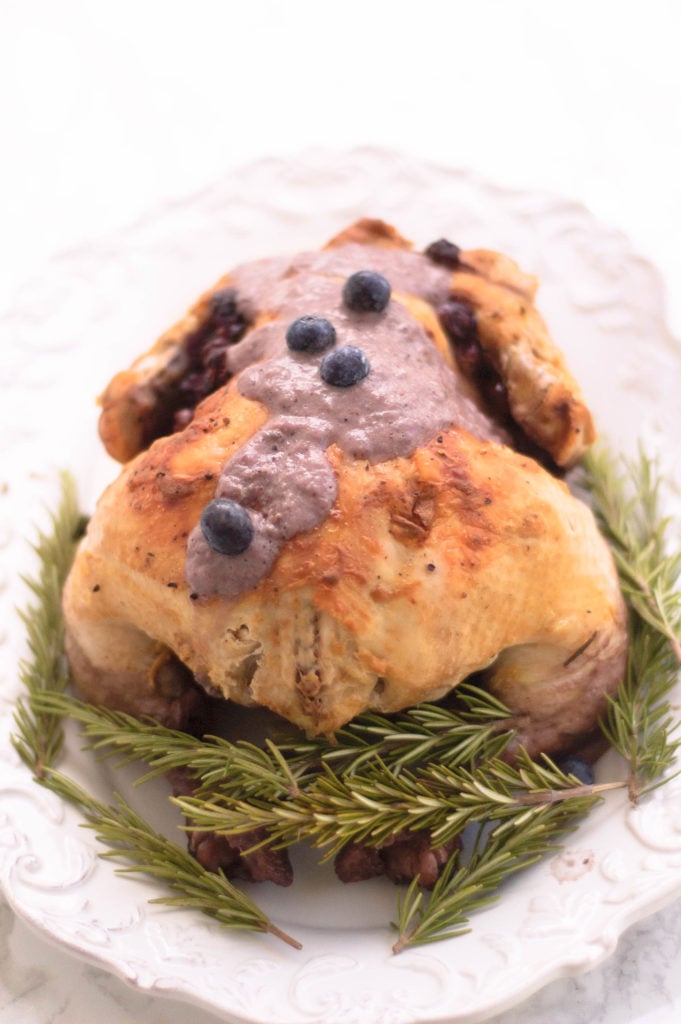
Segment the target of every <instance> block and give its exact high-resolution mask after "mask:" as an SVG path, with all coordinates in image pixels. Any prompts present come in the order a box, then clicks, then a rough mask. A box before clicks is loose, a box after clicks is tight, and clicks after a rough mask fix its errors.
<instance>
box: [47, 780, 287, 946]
mask: <svg viewBox="0 0 681 1024" xmlns="http://www.w3.org/2000/svg"><path fill="white" fill-rule="evenodd" d="M43 785H46V786H48V787H49V788H50V789H51V790H52V791H53V792H55V793H57V794H58V795H59V796H61V797H63V798H64V799H66V800H68V801H70V802H71V803H74V804H76V805H77V806H78V807H79V808H80V809H81V811H82V813H83V814H84V816H85V818H86V822H85V825H86V827H87V828H91V829H93V830H94V831H95V832H96V835H97V839H98V840H100V842H102V843H105V844H106V846H108V850H105V851H104V852H103V853H101V854H100V856H101V857H103V858H112V859H115V860H119V861H123V862H124V866H123V867H121V868H119V871H120V872H121V873H123V874H145V875H149V876H150V877H151V878H155V879H157V880H159V881H162V882H164V883H165V884H166V885H168V886H169V887H170V888H171V889H172V890H174V891H175V892H176V893H178V895H177V896H159V897H157V898H155V899H152V900H150V902H151V903H162V904H164V905H166V906H170V907H183V908H185V909H188V908H191V909H194V910H200V911H201V912H202V913H204V914H207V915H208V916H209V917H212V918H214V919H215V920H216V921H219V922H220V924H221V925H222V926H223V927H225V928H231V929H236V930H242V931H244V930H246V931H260V932H268V933H269V934H271V935H274V936H276V937H277V938H279V939H281V940H282V941H283V942H286V943H287V944H288V945H289V946H293V947H294V948H295V949H301V948H302V947H301V945H300V943H299V942H298V941H297V940H296V939H294V938H292V937H291V936H290V935H288V934H287V933H286V932H284V931H282V930H281V928H278V927H277V926H276V925H275V924H273V923H272V922H271V921H270V919H269V918H268V917H267V915H266V914H264V913H263V911H262V910H260V908H259V907H258V906H257V905H256V904H255V903H254V902H253V900H251V899H250V898H249V897H248V896H247V895H246V894H245V893H243V892H242V891H241V890H240V889H237V888H236V886H234V885H232V883H231V882H230V881H229V880H228V879H227V878H226V877H225V875H224V874H223V873H222V872H217V873H213V872H209V871H206V870H205V869H204V868H202V867H201V865H200V864H199V862H198V861H197V860H195V859H194V857H192V856H191V855H190V854H189V853H187V852H185V850H183V849H181V847H179V846H178V845H177V844H176V843H172V842H171V841H170V840H169V839H166V837H165V836H163V835H161V833H160V832H156V831H155V830H154V829H152V828H151V827H150V826H149V825H148V824H147V823H146V822H145V821H144V819H143V818H141V817H140V815H139V814H137V812H136V811H134V810H133V809H132V808H131V807H130V806H129V805H128V804H127V803H126V802H125V801H124V800H123V799H122V798H121V797H119V796H117V797H116V803H115V804H112V805H109V806H107V805H106V804H102V803H100V802H99V801H98V800H95V799H93V797H91V796H89V795H88V794H87V793H86V792H85V791H84V790H83V789H82V788H81V787H80V786H78V785H77V784H76V783H75V782H74V781H73V780H72V779H69V778H68V776H66V775H63V774H62V773H60V772H57V771H54V770H51V769H48V770H47V771H46V773H45V775H44V778H43Z"/></svg>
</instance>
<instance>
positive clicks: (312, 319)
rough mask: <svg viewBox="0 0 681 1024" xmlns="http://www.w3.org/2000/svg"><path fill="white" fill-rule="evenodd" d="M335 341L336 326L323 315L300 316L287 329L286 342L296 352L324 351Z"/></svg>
mask: <svg viewBox="0 0 681 1024" xmlns="http://www.w3.org/2000/svg"><path fill="white" fill-rule="evenodd" d="M335 341H336V329H335V327H334V326H333V324H332V323H329V321H328V320H325V319H324V317H322V316H300V317H298V319H297V320H294V321H293V323H292V324H289V327H288V330H287V331H286V344H287V345H288V347H289V348H290V349H293V351H294V352H323V351H324V349H325V348H331V346H332V345H333V344H335Z"/></svg>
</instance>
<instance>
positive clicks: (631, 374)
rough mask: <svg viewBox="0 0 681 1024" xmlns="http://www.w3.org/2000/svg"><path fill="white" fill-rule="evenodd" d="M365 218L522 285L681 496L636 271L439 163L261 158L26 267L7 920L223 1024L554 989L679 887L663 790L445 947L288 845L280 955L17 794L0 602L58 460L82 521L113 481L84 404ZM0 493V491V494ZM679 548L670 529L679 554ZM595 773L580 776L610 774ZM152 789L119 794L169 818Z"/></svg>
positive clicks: (339, 1017)
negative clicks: (216, 298) (146, 357)
mask: <svg viewBox="0 0 681 1024" xmlns="http://www.w3.org/2000/svg"><path fill="white" fill-rule="evenodd" d="M362 215H372V216H382V217H385V218H386V219H388V220H390V221H392V222H394V223H395V224H396V225H397V226H398V227H399V228H400V230H401V231H402V232H403V233H405V234H407V235H408V236H409V237H411V238H412V239H413V240H414V241H415V242H416V243H417V244H419V245H425V244H427V243H428V242H430V241H432V240H434V239H435V238H438V237H441V236H443V235H444V236H446V237H449V238H450V239H451V240H453V241H456V242H457V243H458V244H460V245H462V246H465V247H473V246H481V247H486V248H499V249H501V250H503V251H505V252H507V253H509V254H510V255H512V256H514V257H515V258H516V259H517V260H518V261H519V262H520V263H521V264H522V265H523V267H524V268H525V269H526V270H529V271H532V272H534V273H536V274H538V275H539V277H540V279H541V281H542V287H541V291H540V302H539V304H540V308H541V309H542V311H543V312H544V314H545V316H546V317H547V318H548V320H549V323H550V325H551V327H552V329H553V333H554V335H555V337H556V339H557V341H558V342H559V344H560V345H561V346H562V347H563V348H564V350H565V351H566V352H567V354H568V357H569V361H570V363H571V366H572V368H573V370H574V371H575V373H576V375H577V376H578V378H579V379H580V380H581V381H582V382H583V385H584V388H585V391H586V393H587V396H588V398H589V400H590V402H591V404H592V407H593V408H594V410H595V412H596V415H597V419H598V422H599V425H600V427H601V429H602V430H603V432H605V433H607V434H608V435H609V437H610V439H611V441H612V443H613V444H615V445H616V446H618V447H620V448H623V449H627V450H632V449H633V447H634V446H635V444H636V439H637V437H642V438H643V439H644V441H645V443H646V445H647V447H648V448H649V449H652V450H656V451H658V452H659V454H660V459H661V461H662V465H663V468H664V471H665V474H666V476H667V479H668V482H669V497H670V507H671V509H672V510H673V511H674V510H676V511H678V510H679V509H680V508H681V456H680V454H679V445H678V443H676V444H675V443H674V441H676V442H678V395H679V394H680V393H681V348H680V347H679V345H678V343H677V342H675V341H674V339H672V338H671V337H670V336H669V333H668V331H667V329H666V327H665V323H664V315H663V308H662V304H663V299H662V289H661V285H660V281H659V280H658V276H657V274H656V272H655V270H654V269H653V268H652V267H650V266H649V265H648V264H647V263H645V261H643V260H642V259H640V258H639V257H638V256H637V254H636V253H635V252H634V251H632V248H631V246H630V245H629V243H628V242H627V240H626V239H625V238H623V237H622V236H621V235H620V234H619V233H617V232H616V231H613V230H610V229H608V228H605V227H604V226H603V225H600V224H597V223H595V222H594V220H593V218H592V217H591V216H590V215H589V214H588V212H587V211H586V210H584V209H583V208H582V207H581V206H579V205H577V204H575V203H572V202H568V201H565V200H558V199H556V198H552V197H548V196H545V195H537V194H530V193H526V192H518V191H510V190H505V189H503V188H500V187H498V186H493V185H490V184H488V183H484V182H481V181H479V180H478V179H477V178H476V177H475V176H473V175H471V174H467V173H462V172H460V171H455V170H448V169H443V168H437V167H432V166H424V165H422V164H418V163H415V162H414V161H412V160H410V159H407V158H404V157H402V156H400V155H399V154H395V153H387V152H384V151H377V150H373V149H361V150H356V151H352V152H350V153H344V154H332V153H328V152H313V153H307V154H305V155H304V156H302V157H300V158H297V159H287V160H274V159H272V160H266V161H262V162H259V163H257V164H255V165H253V166H250V167H248V168H245V169H244V170H243V171H242V172H241V173H234V174H232V175H230V176H229V177H228V178H226V179H225V180H224V181H221V182H220V183H219V184H217V185H216V186H214V187H212V188H210V189H208V190H206V191H205V192H203V193H201V194H200V195H197V196H195V197H193V198H192V199H190V200H187V201H185V202H182V203H178V204H176V205H171V206H166V207H163V208H161V209H159V210H156V211H155V212H153V213H152V214H150V215H149V216H148V217H147V218H145V219H144V220H143V221H141V222H140V223H138V224H136V225H135V226H133V227H132V228H130V229H129V230H127V231H125V232H122V233H120V234H118V235H116V236H114V237H110V238H106V239H102V240H97V241H95V242H93V243H92V244H90V245H88V246H87V248H83V249H81V250H79V251H77V252H72V253H68V254H66V255H64V256H63V257H62V258H61V259H59V260H57V261H55V262H54V263H52V264H51V265H50V266H48V267H46V268H45V270H44V272H43V273H42V274H41V275H40V276H39V277H37V278H36V280H34V281H32V282H30V283H29V284H28V285H27V286H26V287H25V289H24V290H23V292H22V293H21V295H20V296H19V300H18V303H17V305H16V307H15V308H14V309H13V310H11V311H9V313H8V314H7V315H6V316H5V317H4V318H3V320H2V322H1V323H0V381H1V384H2V402H1V403H0V449H1V450H2V454H1V456H0V458H1V459H2V463H1V465H2V480H1V481H0V483H1V484H2V485H3V487H2V488H1V489H0V548H1V549H2V555H3V562H2V576H1V578H0V630H1V631H2V632H1V634H0V674H1V677H2V690H1V693H2V696H0V877H1V879H2V885H3V887H4V889H5V892H6V894H7V897H8V899H9V901H10V902H11V904H12V906H13V907H14V908H15V910H16V911H17V912H18V913H19V914H20V915H22V916H23V917H24V918H25V919H26V920H27V921H29V922H31V923H32V924H33V925H35V926H36V927H38V928H39V929H40V930H41V931H42V932H43V933H45V934H46V935H47V936H49V937H51V938H52V939H54V940H56V941H57V942H58V943H60V944H62V945H64V946H67V947H69V948H70V949H72V950H73V951H74V952H75V953H77V954H78V955H79V956H82V957H85V958H87V959H90V960H92V961H94V962H96V963H98V964H99V965H100V966H104V967H106V968H109V969H110V970H111V971H113V972H115V973H116V974H118V975H119V976H121V977H123V978H125V979H126V980H127V981H129V982H131V983H133V984H134V985H137V986H139V987H141V988H145V989H150V990H153V991H154V992H156V993H168V994H171V995H173V996H176V997H179V998H185V999H187V1000H189V1001H190V1002H193V1003H196V1004H200V1005H202V1006H204V1007H206V1008H207V1009H210V1010H212V1011H214V1012H216V1013H218V1014H221V1015H223V1016H224V1017H225V1019H226V1020H230V1021H253V1022H268V1024H275V1022H286V1024H299V1022H308V1024H309V1022H314V1021H318V1022H320V1024H321V1022H324V1024H341V1022H342V1024H354V1022H357V1024H402V1022H404V1024H407V1022H412V1021H413V1022H416V1021H419V1022H425V1021H445V1020H446V1021H457V1022H464V1021H465V1022H473V1021H479V1020H483V1019H485V1018H487V1017H489V1016H491V1015H493V1014H494V1013H497V1012H500V1011H501V1010H503V1009H504V1008H506V1007H508V1006H510V1005H512V1004H514V1003H517V1002H519V1001H520V1000H522V999H523V998H524V997H526V996H528V995H529V994H530V993H531V992H533V991H535V990H536V989H537V988H539V987H540V986H541V985H544V984H546V983H547V982H549V981H550V980H552V979H553V978H556V977H558V976H561V975H566V974H572V973H576V972H579V971H584V970H588V969H589V968H591V967H593V966H595V965H596V964H598V963H599V962H600V961H602V960H603V959H604V958H605V957H606V956H607V955H608V954H609V953H611V952H612V950H613V949H614V947H615V945H616V943H617V939H618V936H619V935H620V934H621V932H622V931H623V929H625V928H626V927H627V926H628V925H629V924H631V923H632V922H633V921H635V920H637V919H639V918H641V917H643V916H644V915H646V914H650V913H652V912H653V911H655V910H656V909H658V908H659V907H661V906H662V905H664V904H665V903H667V902H669V901H671V900H673V899H675V898H676V897H678V896H681V870H680V868H681V781H679V780H677V781H675V782H672V783H670V784H669V785H667V786H665V787H663V788H662V789H660V790H658V791H657V793H656V794H655V795H654V796H652V797H651V798H649V799H648V800H647V801H646V802H644V803H643V804H642V805H641V806H640V807H639V808H638V809H635V810H634V809H631V808H630V807H628V806H627V805H626V802H625V800H624V797H623V795H622V794H621V793H617V794H614V795H612V796H611V797H610V799H608V800H607V801H606V802H605V803H604V804H603V806H601V807H599V808H598V809H597V811H596V812H595V813H594V814H593V815H592V816H591V818H590V819H589V820H588V821H587V822H586V823H585V824H583V825H582V826H581V827H580V829H579V830H578V831H577V832H576V833H575V834H574V835H573V836H572V837H571V840H570V843H569V847H568V849H567V850H565V851H564V852H563V853H562V854H560V855H557V856H555V857H553V858H548V859H547V860H546V861H545V862H543V863H541V864H540V865H538V866H535V867H534V868H532V869H531V870H530V871H529V872H527V873H526V874H525V875H522V876H518V877H517V878H516V879H515V880H514V882H513V884H511V885H509V886H508V887H507V889H506V890H505V892H504V894H503V897H502V899H501V901H500V902H499V903H498V904H496V905H495V906H493V907H491V908H489V909H487V910H485V911H484V912H481V913H479V914H477V915H476V916H475V918H474V919H473V922H472V924H473V930H472V932H471V933H470V934H469V935H467V936H465V937H462V938H459V939H456V940H452V941H449V942H445V943H441V944H437V945H433V946H428V947H423V948H422V949H420V950H414V951H408V952H405V953H403V954H401V955H400V956H398V957H395V956H392V955H391V953H390V944H391V933H390V931H389V928H388V922H389V921H390V920H391V918H392V917H393V916H394V901H395V890H394V888H393V887H392V886H391V885H390V884H388V883H386V884H384V883H383V882H372V883H363V884H361V885H356V886H349V887H342V886H340V884H338V883H336V882H335V880H334V878H333V876H332V874H331V872H330V870H325V869H321V868H319V867H317V866H316V865H315V863H314V859H313V858H312V857H311V856H310V855H309V854H305V853H301V854H300V855H299V857H298V871H297V881H296V883H295V884H294V886H293V887H292V888H291V889H289V890H278V889H275V888H274V887H272V886H269V885H264V886H262V887H260V888H259V889H257V890H256V891H255V893H254V895H255V898H256V899H257V900H258V902H260V903H261V904H262V905H263V906H264V908H265V910H266V911H267V912H268V913H269V914H270V915H271V916H272V917H273V918H274V919H275V920H276V922H277V923H278V924H279V925H280V926H281V927H283V928H285V929H286V930H288V931H290V932H292V933H294V934H295V935H296V937H297V938H299V939H300V940H301V941H302V942H303V950H302V952H296V951H294V950H293V949H289V948H288V947H286V946H284V945H283V944H281V943H279V942H277V940H275V939H270V938H267V937H261V936H256V935H249V934H244V935H239V934H232V933H229V932H225V931H222V930H221V929H220V928H219V927H217V926H216V925H215V924H214V923H213V922H211V921H210V920H208V919H207V918H205V917H202V916H201V915H196V914H193V913H188V912H184V911H177V910H170V909H168V908H163V907H159V906H150V905H149V903H148V902H147V901H148V899H149V898H150V897H152V896H154V895H158V894H159V893H160V892H161V890H160V888H158V887H156V886H155V885H154V884H152V883H148V882H145V881H143V880H139V879H138V880H134V881H132V880H130V879H124V878H121V877H120V876H118V875H116V874H115V870H114V866H113V865H112V864H111V863H109V862H105V861H102V860H100V859H98V857H97V855H96V844H95V841H94V839H93V837H92V835H91V833H90V832H89V831H84V830H82V829H80V828H79V817H78V814H77V813H76V812H75V811H74V810H73V809H72V808H70V807H68V806H65V805H64V804H62V803H61V802H60V801H59V800H58V799H57V798H56V797H54V796H53V795H52V794H50V793H48V792H46V791H44V790H42V789H40V788H38V787H37V786H35V785H34V784H33V783H32V782H31V780H30V778H29V774H28V772H27V771H26V770H25V769H24V768H23V766H22V765H21V764H20V762H19V760H18V758H17V757H16V755H15V753H14V751H13V748H12V746H11V744H10V741H9V734H10V730H11V727H12V708H13V704H14V701H15V699H16V696H17V694H18V692H19V690H20V684H19V681H18V670H17V666H18V661H19V658H20V657H21V656H22V655H23V653H24V652H25V648H24V640H23V635H22V630H21V627H20V623H19V620H18V618H17V616H16V613H15V612H14V608H15V606H16V605H17V604H19V605H23V604H25V601H26V590H25V587H23V585H22V584H21V582H20V580H19V578H18V574H19V573H20V572H22V571H30V570H31V568H32V567H33V561H32V558H31V554H30V551H29V549H28V546H27V543H26V538H27V537H28V538H30V537H31V536H33V532H32V524H34V523H36V522H37V521H38V522H43V523H44V522H45V515H44V511H43V505H44V504H47V505H50V504H52V505H53V504H54V501H55V500H56V495H57V475H58V471H59V470H60V469H63V468H69V469H71V470H72V471H73V472H74V473H75V475H76V477H77V478H78V480H79V481H80V484H81V498H82V501H83V504H84V505H85V507H87V508H91V507H92V504H93V502H94V499H95V496H96V495H97V494H98V493H99V491H100V490H101V487H102V485H103V484H104V483H105V482H106V481H107V480H108V479H110V478H111V477H112V475H113V473H114V472H115V467H114V466H113V464H112V463H111V462H110V461H109V460H108V459H107V458H106V457H105V456H103V455H102V454H101V451H100V449H99V446H98V442H97V439H96V429H95V424H96V409H95V406H94V396H95V395H96V394H97V392H98V391H99V390H100V389H101V388H102V386H103V385H104V383H105V382H106V381H107V380H108V379H109V377H110V376H111V374H112V373H113V372H115V370H117V369H119V368H120V367H122V366H124V365H126V364H127V363H128V361H129V360H130V359H131V358H132V357H133V356H134V355H137V354H138V353H139V352H140V351H142V350H143V349H144V348H146V347H147V346H148V345H149V344H150V342H151V341H152V340H153V338H154V337H155V336H156V335H157V334H158V333H160V331H161V330H162V329H164V327H165V326H166V325H167V324H169V323H170V322H172V320H173V319H174V318H175V317H177V316H178V315H179V314H180V313H181V312H182V311H183V310H184V308H185V306H186V305H187V304H188V303H189V302H190V301H192V299H193V298H194V297H195V295H196V294H198V293H199V291H201V290H202V289H203V288H204V287H205V286H207V285H208V284H209V283H211V281H212V280H213V279H216V278H217V277H218V276H219V275H220V274H221V273H223V272H224V271H225V270H226V269H228V268H229V267H230V265H232V264H233V263H235V262H237V261H241V260H245V259H249V258H253V257H256V256H260V255H266V254H271V253H275V252H284V251H295V250H297V249H300V248H313V247H316V246H317V245H319V244H321V243H323V242H324V241H325V239H326V238H327V237H329V236H331V235H332V234H333V233H334V232H336V231H337V230H339V229H340V228H342V227H343V226H345V225H347V224H348V223H350V222H351V221H352V220H354V219H355V218H356V217H358V216H362ZM4 485H6V486H4ZM678 539H679V538H677V540H678ZM67 746H68V753H67V757H66V761H65V763H64V768H65V770H66V771H67V772H70V773H71V774H72V775H73V776H74V777H76V778H77V779H78V780H80V781H81V782H82V783H83V784H85V785H86V786H87V787H88V788H89V789H90V790H91V791H92V792H94V793H95V794H96V795H98V796H100V797H104V798H108V796H109V795H110V791H111V788H112V786H113V785H115V786H116V788H118V789H122V790H123V792H124V793H125V794H126V795H130V794H131V790H130V779H131V777H132V776H131V774H130V773H127V774H126V775H125V776H124V778H123V779H122V780H121V779H120V777H119V775H118V774H117V775H116V779H115V782H114V781H113V774H114V769H112V768H111V767H110V766H109V765H108V764H97V763H95V762H94V761H93V760H92V758H91V757H90V756H89V755H86V754H82V753H81V752H80V751H79V743H78V738H77V735H76V734H75V732H73V731H72V730H71V731H70V732H69V740H68V744H67ZM617 770H618V766H617V765H616V764H615V763H614V759H612V758H611V759H610V760H609V759H608V758H606V759H605V760H604V761H603V762H602V763H601V765H600V766H599V772H600V777H601V778H606V777H608V776H609V775H610V774H612V773H614V772H616V771H617ZM164 792H165V789H164V785H163V783H162V782H159V783H158V784H157V785H156V788H155V789H145V790H143V791H139V790H138V791H136V792H135V794H134V795H133V796H132V797H131V799H133V800H134V801H135V803H136V804H137V806H138V807H140V808H141V809H142V810H143V811H144V812H145V813H146V814H148V816H150V817H151V818H152V820H153V822H154V823H155V824H157V825H159V826H161V827H163V828H166V829H168V830H173V829H174V828H175V826H176V824H177V822H176V820H175V819H174V818H173V812H172V809H170V808H169V807H168V808H166V807H165V802H164V801H163V800H160V801H159V800H158V799H157V797H158V796H161V795H162V794H163V793H164Z"/></svg>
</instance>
